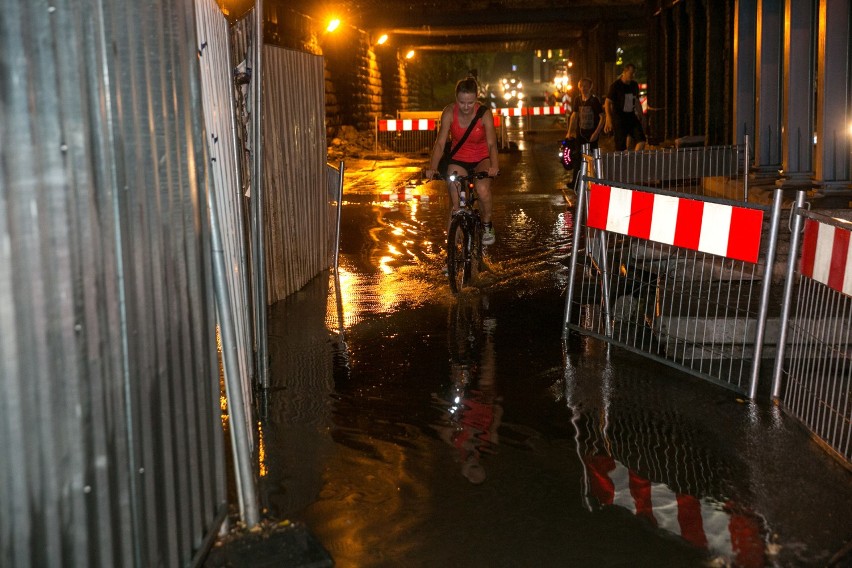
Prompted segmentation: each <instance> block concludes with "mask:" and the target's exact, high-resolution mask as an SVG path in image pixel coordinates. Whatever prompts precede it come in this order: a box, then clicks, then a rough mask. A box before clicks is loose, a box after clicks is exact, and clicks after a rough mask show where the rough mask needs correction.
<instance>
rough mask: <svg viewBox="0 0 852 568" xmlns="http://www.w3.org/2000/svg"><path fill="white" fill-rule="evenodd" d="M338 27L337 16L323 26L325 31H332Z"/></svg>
mask: <svg viewBox="0 0 852 568" xmlns="http://www.w3.org/2000/svg"><path fill="white" fill-rule="evenodd" d="M339 27H340V20H339V19H338V18H334V19H332V20H330V21H329V22H328V26H327V27H326V28H325V31H327V32H329V33H330V32H333V31H334V30H336V29H337V28H339Z"/></svg>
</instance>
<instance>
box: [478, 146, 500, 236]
mask: <svg viewBox="0 0 852 568" xmlns="http://www.w3.org/2000/svg"><path fill="white" fill-rule="evenodd" d="M489 167H491V159H490V158H486V159H485V160H482V161H481V162H479V163H478V164H477V165H476V171H478V172H484V171H488V168H489ZM476 194H477V195H479V210H480V211H481V212H482V224H483V227H484V231H483V233H482V244H484V245H490V244H493V243H494V240H495V236H494V226H493V225H492V224H491V205H492V201H491V178H482V179H478V180H476Z"/></svg>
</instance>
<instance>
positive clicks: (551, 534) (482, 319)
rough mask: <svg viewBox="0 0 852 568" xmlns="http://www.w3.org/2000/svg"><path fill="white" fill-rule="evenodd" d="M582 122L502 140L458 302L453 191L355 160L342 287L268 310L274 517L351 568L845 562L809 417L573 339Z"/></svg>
mask: <svg viewBox="0 0 852 568" xmlns="http://www.w3.org/2000/svg"><path fill="white" fill-rule="evenodd" d="M561 133H562V131H561V130H545V131H538V132H533V133H529V132H528V133H526V134H524V135H520V134H518V135H516V138H515V140H516V141H517V142H518V145H519V149H520V151H518V152H513V153H509V154H504V155H501V168H502V175H501V177H500V178H499V179H498V180H497V181H496V183H495V184H494V194H495V207H494V225H495V229H496V231H497V242H496V243H495V244H494V245H492V246H490V247H488V249H487V253H486V254H487V264H488V266H489V268H490V269H489V270H488V271H486V272H485V273H483V274H482V275H481V277H480V278H479V279H478V280H477V281H475V282H474V285H473V286H471V287H470V288H468V289H465V290H464V291H463V293H461V294H459V295H453V294H452V293H451V292H450V290H449V286H448V285H447V282H446V277H445V276H444V274H443V272H442V268H443V262H444V257H443V240H444V238H445V237H444V235H445V231H446V223H447V199H446V195H445V190H444V187H443V186H442V185H441V184H439V183H431V184H425V185H413V186H412V185H409V184H408V183H407V182H408V180H409V179H412V178H415V177H416V176H417V173H416V172H417V169H418V168H417V167H416V166H415V165H414V164H412V163H407V165H399V164H396V163H394V164H382V163H381V162H378V163H376V164H375V167H371V168H370V169H360V170H358V171H353V172H348V173H347V188H346V192H345V205H344V209H343V226H342V235H341V267H340V294H339V295H338V294H337V293H336V289H335V286H334V281H333V279H330V278H329V277H328V275H327V274H325V275H322V276H320V277H318V278H317V279H315V280H314V281H312V282H311V283H310V284H309V285H308V286H306V287H305V288H304V289H303V290H302V291H300V292H298V293H296V294H294V295H293V296H291V297H289V298H287V299H286V300H284V301H282V302H279V303H278V304H276V305H275V306H273V307H272V309H271V313H270V322H269V331H270V337H269V349H270V357H271V373H270V378H271V384H272V388H271V389H270V392H269V394H268V397H267V399H266V401H265V406H264V409H263V412H262V415H263V420H262V423H261V434H262V446H261V452H260V462H261V464H260V465H261V468H260V474H261V480H260V490H261V498H262V500H263V502H262V505H263V506H264V508H265V510H266V512H267V514H269V515H271V516H273V517H275V518H279V519H284V518H287V519H292V520H297V521H302V522H304V523H305V524H306V525H307V526H308V527H309V529H310V530H311V531H312V532H313V533H314V535H315V536H316V537H317V538H318V540H319V541H320V542H322V544H323V545H324V546H325V547H326V549H327V550H328V551H329V552H330V554H331V555H332V557H333V558H334V560H335V562H336V565H337V566H344V567H346V566H428V567H431V566H488V567H491V566H513V567H514V566H747V567H751V566H774V565H777V566H825V565H827V564H828V562H829V560H830V559H831V557H832V555H834V554H835V553H836V552H837V551H839V550H840V549H841V548H842V547H843V546H844V544H845V543H846V542H847V541H848V540H849V539H850V538H852V528H850V527H852V481H850V480H852V478H850V474H849V473H848V472H847V471H845V470H844V469H842V468H841V467H840V466H839V465H838V464H837V463H836V462H834V461H833V460H832V459H831V458H829V457H828V456H827V455H826V454H824V452H822V450H820V449H819V448H818V447H816V445H815V444H814V443H812V442H811V441H810V440H809V439H808V437H807V436H806V434H805V433H804V431H803V430H801V429H800V428H798V427H797V426H796V425H795V424H794V423H793V422H792V420H790V419H788V418H786V417H784V416H782V415H780V414H778V413H777V411H775V410H773V409H770V408H767V407H750V406H749V405H748V404H746V403H745V402H743V401H741V400H738V399H737V398H736V397H735V395H733V394H732V393H731V392H728V391H725V390H722V389H719V388H718V387H715V386H714V385H711V384H708V383H704V382H702V381H700V380H698V379H695V378H692V377H689V376H687V375H684V374H681V373H677V372H675V371H673V370H671V369H669V368H667V367H664V366H662V365H659V364H656V363H654V362H651V361H648V360H646V359H643V358H641V357H638V356H636V355H632V354H629V353H626V352H623V351H620V350H617V349H614V348H613V349H610V348H608V347H607V346H606V344H604V343H602V342H600V341H597V340H592V339H587V338H581V337H572V338H571V339H570V340H569V341H567V342H565V343H563V341H562V338H561V331H562V328H561V320H562V310H563V308H564V290H565V286H566V278H567V264H568V259H569V255H570V254H571V248H572V230H573V217H572V215H571V212H570V210H569V208H568V207H567V206H566V200H565V197H564V195H563V191H562V189H563V188H564V187H565V181H566V179H565V177H566V176H565V174H564V172H563V170H562V167H561V165H560V164H559V163H558V160H557V158H556V147H557V141H558V140H559V138H560V136H561ZM383 165H388V166H390V167H382V166H383ZM421 167H422V164H421ZM406 186H408V189H407V190H406ZM847 562H848V558H847Z"/></svg>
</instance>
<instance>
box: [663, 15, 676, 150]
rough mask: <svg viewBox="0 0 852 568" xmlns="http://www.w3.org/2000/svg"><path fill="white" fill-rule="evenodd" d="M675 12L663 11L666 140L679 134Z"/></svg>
mask: <svg viewBox="0 0 852 568" xmlns="http://www.w3.org/2000/svg"><path fill="white" fill-rule="evenodd" d="M674 15H675V13H674V10H672V9H665V10H664V11H663V25H664V26H665V30H666V32H665V40H666V53H665V59H664V64H665V77H666V79H665V80H666V82H665V86H664V87H663V88H664V89H665V110H663V116H664V125H665V126H664V132H665V135H664V136H663V139H664V140H673V139H674V138H676V137H677V136H676V132H677V67H676V65H675V63H676V62H677V50H676V49H675V46H676V45H677V33H676V32H675V23H674Z"/></svg>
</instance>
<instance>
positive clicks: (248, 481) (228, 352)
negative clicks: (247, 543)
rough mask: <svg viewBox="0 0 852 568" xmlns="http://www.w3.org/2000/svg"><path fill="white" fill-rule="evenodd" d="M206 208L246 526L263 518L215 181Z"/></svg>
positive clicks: (251, 525) (234, 445)
mask: <svg viewBox="0 0 852 568" xmlns="http://www.w3.org/2000/svg"><path fill="white" fill-rule="evenodd" d="M207 188H208V189H207V209H208V212H209V216H210V237H211V247H212V249H213V250H212V253H213V254H212V256H213V288H214V292H215V295H216V311H217V312H218V313H219V333H220V335H221V338H222V362H223V365H224V367H225V390H226V396H227V398H228V414H229V415H230V420H229V423H230V427H231V446H232V449H233V452H234V462H235V464H236V465H235V468H234V470H235V473H236V476H235V477H236V483H237V496H238V498H239V502H240V514H241V516H242V519H243V522H245V524H246V527H248V528H252V527H254V526H256V525H257V523H258V522H259V520H260V517H259V515H258V503H257V496H256V493H255V488H254V469H253V467H252V456H251V449H250V447H251V444H250V443H249V438H250V436H249V432H248V426H247V424H248V421H247V419H248V417H247V416H246V415H245V412H246V408H247V407H246V404H245V401H244V400H243V388H242V381H241V380H240V371H239V364H238V361H239V353H238V348H237V336H236V331H235V329H234V317H233V316H234V312H233V306H232V305H231V298H230V296H229V295H228V280H227V269H226V268H225V266H226V263H225V252H224V247H223V245H222V230H221V226H220V224H219V211H218V205H217V204H216V197H215V196H214V195H213V193H212V189H211V188H212V183H208V184H207Z"/></svg>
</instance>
